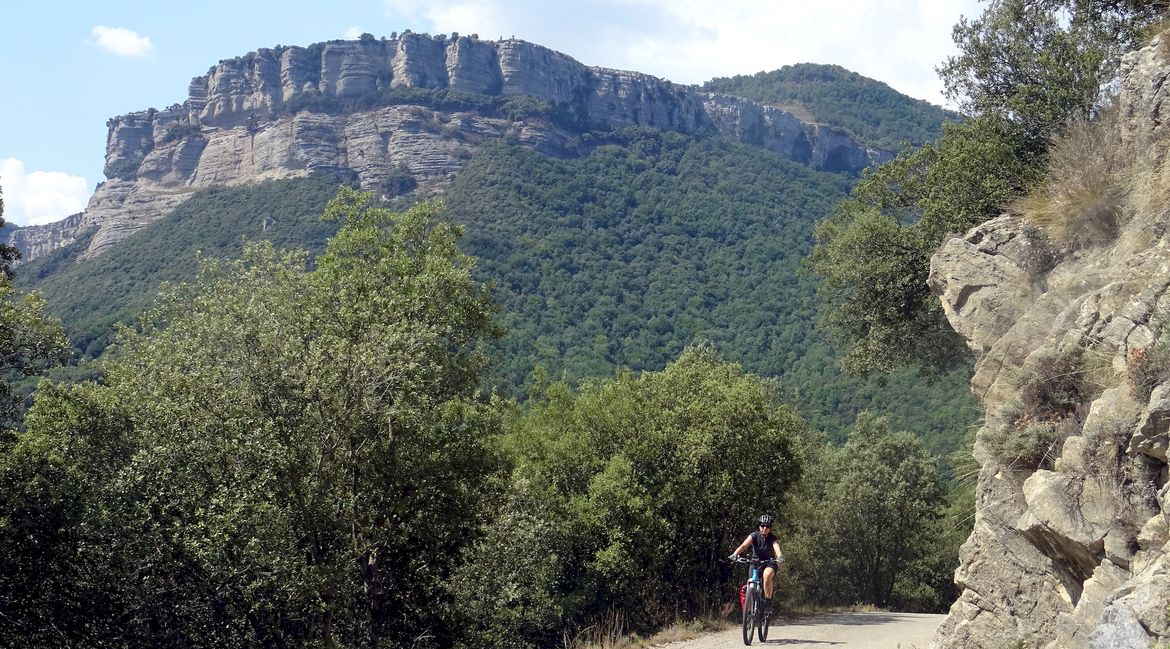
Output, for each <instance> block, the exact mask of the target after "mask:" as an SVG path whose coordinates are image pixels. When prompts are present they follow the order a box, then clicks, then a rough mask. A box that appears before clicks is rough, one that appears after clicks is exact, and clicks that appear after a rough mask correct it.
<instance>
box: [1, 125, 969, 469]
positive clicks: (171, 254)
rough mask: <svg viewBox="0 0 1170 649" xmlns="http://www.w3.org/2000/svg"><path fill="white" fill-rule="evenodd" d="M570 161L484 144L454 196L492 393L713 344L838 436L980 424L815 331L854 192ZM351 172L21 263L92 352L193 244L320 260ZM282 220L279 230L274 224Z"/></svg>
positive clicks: (627, 138)
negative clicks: (822, 244) (266, 244)
mask: <svg viewBox="0 0 1170 649" xmlns="http://www.w3.org/2000/svg"><path fill="white" fill-rule="evenodd" d="M583 140H584V142H583V143H582V146H583V147H587V148H588V150H590V151H591V152H590V153H589V154H587V155H582V156H581V157H578V158H573V159H567V160H560V159H554V158H549V157H547V156H543V155H540V154H538V153H536V152H534V151H532V150H531V149H528V148H526V147H522V146H518V145H506V144H499V145H495V146H489V147H485V148H483V149H482V150H481V151H480V152H479V153H478V154H477V156H476V157H475V158H473V159H472V160H471V161H470V162H469V164H468V166H467V167H466V168H465V170H464V171H463V172H462V173H461V174H460V175H459V176H458V177H457V178H456V179H455V182H454V184H453V185H452V187H451V189H450V191H449V192H448V194H447V196H446V203H447V208H448V211H449V214H450V216H451V217H452V218H454V219H455V220H456V221H457V222H459V223H461V224H463V225H464V226H465V227H466V231H467V239H466V243H465V246H466V249H467V250H468V252H470V253H471V254H473V255H475V256H476V257H478V258H479V259H480V275H481V277H482V278H483V279H484V280H485V281H489V282H491V283H492V284H493V285H494V297H495V299H496V300H497V302H499V304H500V305H501V309H500V312H499V314H498V316H497V321H498V323H499V324H500V325H501V326H503V328H504V329H505V331H506V335H505V336H504V337H503V339H502V340H501V341H499V343H498V346H497V348H496V351H495V353H494V356H493V363H492V367H491V369H490V371H489V372H488V375H487V378H486V383H487V384H488V385H491V386H492V387H496V388H498V389H500V390H502V391H503V392H504V393H506V394H510V395H514V396H521V397H522V396H524V395H525V394H527V390H528V384H529V381H530V378H531V375H532V372H533V370H534V369H535V368H536V366H538V365H539V366H541V367H542V368H543V369H544V371H546V372H547V373H549V374H550V375H551V376H553V377H554V378H555V377H561V376H564V377H565V378H567V379H569V380H570V381H578V380H580V379H583V378H586V377H599V376H608V375H610V374H612V373H613V371H614V370H615V369H617V368H628V369H632V370H636V371H637V370H660V369H662V368H663V367H665V365H666V364H667V363H668V362H669V361H670V360H672V359H674V358H676V357H677V356H678V354H679V353H681V351H682V349H683V348H684V347H686V346H687V345H689V344H692V343H695V342H700V341H708V342H711V343H712V344H714V345H715V346H716V347H718V348H719V349H720V351H721V352H723V353H724V354H726V355H727V357H728V358H731V359H734V360H736V361H738V362H740V363H742V364H743V365H744V367H745V368H746V369H748V370H749V371H752V372H756V373H759V374H762V375H765V376H772V377H777V378H779V379H780V380H781V386H782V390H783V393H784V395H785V397H786V398H787V399H788V400H790V401H791V402H793V403H794V404H795V405H796V407H797V408H798V410H799V412H800V413H801V415H802V416H804V417H806V418H807V419H808V420H809V421H810V422H812V423H813V424H814V425H816V426H817V427H818V428H821V429H823V430H826V431H828V432H829V433H830V435H831V436H833V437H834V438H836V439H841V438H842V436H843V434H844V430H845V428H846V427H848V426H850V425H851V424H852V422H853V419H854V418H855V417H856V415H857V413H858V412H860V411H861V410H865V409H869V410H873V411H875V412H880V413H887V414H889V415H890V417H891V422H892V424H893V425H895V426H896V427H898V428H900V429H907V430H913V431H915V432H917V433H918V434H920V435H921V436H922V437H923V438H924V439H925V440H926V441H927V443H928V444H929V446H930V447H931V448H932V449H934V450H936V451H939V452H945V451H947V450H950V449H953V448H955V446H956V445H957V444H958V442H959V440H960V439H961V438H962V434H963V430H964V429H965V427H966V426H967V425H969V424H970V423H972V422H974V421H975V420H976V419H977V418H978V413H977V411H976V410H975V408H974V403H973V401H972V400H971V398H970V397H969V396H968V392H967V390H966V387H965V381H966V378H965V375H964V371H963V370H959V371H957V372H952V373H951V374H948V375H946V376H945V377H944V380H942V381H929V382H928V381H922V380H921V377H918V376H917V375H916V374H915V373H914V372H912V371H904V372H902V373H900V374H897V375H894V376H890V377H885V376H880V377H869V378H858V377H852V376H848V375H846V374H845V373H844V372H842V371H840V369H839V368H838V367H837V365H836V363H837V356H836V355H835V354H834V353H833V352H832V350H831V347H830V345H829V342H828V341H827V340H826V339H825V338H824V337H823V336H822V335H820V334H818V333H817V331H816V329H815V317H816V316H815V313H816V307H815V303H814V293H815V290H814V285H813V282H812V280H811V279H810V278H808V277H805V276H804V275H802V274H801V273H800V264H801V259H802V258H803V257H804V255H805V254H807V252H808V250H809V247H810V245H811V232H812V227H813V224H814V223H815V222H816V221H817V220H819V219H822V218H824V217H825V216H826V215H827V214H828V213H829V210H830V209H831V208H832V205H833V204H834V203H835V201H837V200H839V199H840V198H842V197H843V196H845V195H846V192H847V191H848V190H849V188H850V187H851V184H852V182H853V179H852V178H850V177H848V176H844V175H834V174H828V173H824V172H818V171H814V170H811V169H809V168H808V167H805V166H803V165H799V164H795V163H792V162H790V161H787V160H785V159H783V158H782V157H781V156H779V155H777V154H774V153H770V152H768V151H764V150H762V149H759V148H756V147H751V146H747V145H741V144H736V143H733V142H730V141H728V140H726V139H723V138H700V139H696V138H691V137H687V136H682V135H678V134H669V133H661V132H658V131H653V130H648V129H633V130H628V131H620V132H614V133H608V134H606V135H604V136H602V135H594V136H586V137H584V138H583ZM338 183H339V180H338V179H337V178H333V177H328V176H323V175H322V176H313V177H310V178H307V179H301V180H290V181H282V182H277V183H265V184H261V185H257V186H255V187H250V188H223V189H216V190H212V191H209V192H205V193H203V194H200V195H198V196H196V197H194V198H192V199H191V200H190V201H188V202H187V203H185V204H184V205H182V206H181V207H179V208H178V209H177V210H175V212H174V213H173V214H172V215H171V216H170V217H168V218H167V219H164V220H163V221H162V222H160V223H157V224H154V225H152V226H149V227H147V228H145V229H144V230H143V231H142V232H140V233H139V234H137V235H135V236H133V237H131V238H130V239H128V240H126V241H125V242H124V243H122V244H121V245H119V246H117V247H115V248H114V249H112V250H111V251H109V252H107V253H106V254H103V255H101V256H99V257H97V258H95V259H92V260H89V261H86V262H84V263H80V264H74V263H72V258H73V257H74V256H75V255H76V254H77V253H78V252H80V251H81V250H84V249H85V246H86V243H87V242H86V241H84V240H83V241H78V242H76V243H75V244H74V246H72V247H71V248H69V249H65V250H61V251H58V252H57V253H56V254H54V255H52V256H50V257H48V258H45V259H39V260H36V261H34V262H32V263H30V264H28V265H27V266H25V267H23V268H22V270H21V274H20V276H19V280H20V285H21V286H22V287H27V288H37V289H39V290H41V291H42V292H43V293H44V294H45V296H46V299H47V300H48V303H49V310H50V311H51V312H52V313H54V314H56V315H58V316H59V317H61V318H62V319H63V320H64V321H65V322H66V323H67V327H68V329H69V331H70V332H71V333H72V335H73V339H74V342H75V345H76V346H77V347H78V348H79V349H81V350H83V351H84V352H85V353H86V355H87V356H90V357H95V356H97V355H98V354H100V352H101V351H102V350H103V349H104V348H105V345H106V344H107V343H108V341H109V339H110V336H111V335H112V327H111V324H112V323H113V322H115V321H121V322H132V321H133V320H134V319H135V318H136V317H137V314H138V313H140V312H141V311H142V310H144V309H145V308H146V307H147V306H149V304H150V302H151V300H152V298H153V295H154V293H155V291H156V288H157V286H158V284H159V282H160V281H186V280H188V279H189V278H191V277H193V276H194V271H195V265H196V253H197V251H198V252H199V253H200V254H202V255H204V256H206V257H233V256H236V255H238V254H239V252H240V250H241V249H242V241H243V240H244V239H245V238H248V239H260V238H263V239H268V240H271V241H273V242H274V243H275V244H277V245H278V246H281V247H305V248H307V249H309V250H310V251H318V250H320V249H321V248H322V246H323V245H324V240H325V238H326V237H327V236H329V235H330V234H331V233H332V232H333V226H331V225H329V224H323V223H320V222H319V221H318V220H317V219H316V217H315V216H314V214H315V213H319V212H320V210H321V209H322V208H323V206H324V204H325V202H326V201H327V200H328V198H329V197H330V196H332V194H333V192H334V191H335V190H336V187H337V185H338ZM266 219H271V222H270V223H269V224H268V227H267V229H266V230H265V229H263V228H262V226H263V223H264V222H265V220H266Z"/></svg>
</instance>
